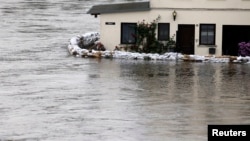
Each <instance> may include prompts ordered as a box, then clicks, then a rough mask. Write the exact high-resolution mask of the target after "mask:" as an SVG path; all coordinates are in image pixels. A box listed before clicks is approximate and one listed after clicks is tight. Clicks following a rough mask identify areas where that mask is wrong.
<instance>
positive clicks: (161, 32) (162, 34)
mask: <svg viewBox="0 0 250 141" xmlns="http://www.w3.org/2000/svg"><path fill="white" fill-rule="evenodd" d="M158 40H159V41H167V40H169V23H158Z"/></svg>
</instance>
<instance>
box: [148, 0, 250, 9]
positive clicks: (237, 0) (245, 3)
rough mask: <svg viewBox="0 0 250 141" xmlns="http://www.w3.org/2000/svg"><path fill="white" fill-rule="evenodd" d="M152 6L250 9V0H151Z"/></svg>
mask: <svg viewBox="0 0 250 141" xmlns="http://www.w3.org/2000/svg"><path fill="white" fill-rule="evenodd" d="M150 5H151V8H220V9H223V8H230V9H236V8H239V9H249V8H250V0H150Z"/></svg>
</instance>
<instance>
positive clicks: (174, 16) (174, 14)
mask: <svg viewBox="0 0 250 141" xmlns="http://www.w3.org/2000/svg"><path fill="white" fill-rule="evenodd" d="M172 14H173V19H174V21H175V19H176V17H177V12H176V11H175V10H174V12H173V13H172Z"/></svg>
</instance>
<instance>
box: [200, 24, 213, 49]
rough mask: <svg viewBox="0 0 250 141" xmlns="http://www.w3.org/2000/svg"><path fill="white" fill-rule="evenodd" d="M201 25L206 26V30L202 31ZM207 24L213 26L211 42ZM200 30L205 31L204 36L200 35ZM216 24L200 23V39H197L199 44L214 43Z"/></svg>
mask: <svg viewBox="0 0 250 141" xmlns="http://www.w3.org/2000/svg"><path fill="white" fill-rule="evenodd" d="M203 26H207V29H206V31H203ZM208 26H213V42H212V43H209V41H208V40H209V39H208V38H209V35H208V34H209V29H208ZM202 32H206V33H207V35H206V36H202ZM203 37H205V38H206V42H203V40H204V39H203ZM215 39H216V24H200V40H199V44H200V45H215V43H216V41H215Z"/></svg>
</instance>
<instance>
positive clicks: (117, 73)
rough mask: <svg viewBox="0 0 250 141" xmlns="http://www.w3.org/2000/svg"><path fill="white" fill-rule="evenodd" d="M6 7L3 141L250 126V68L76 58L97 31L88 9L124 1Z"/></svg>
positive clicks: (1, 59)
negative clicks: (70, 48) (75, 49)
mask: <svg viewBox="0 0 250 141" xmlns="http://www.w3.org/2000/svg"><path fill="white" fill-rule="evenodd" d="M0 1H1V5H0V17H1V18H0V27H1V28H0V39H1V40H0V78H1V79H0V141H166V140H171V141H184V140H185V141H206V140H207V125H208V124H249V123H250V93H249V91H250V83H249V79H250V66H249V65H246V64H245V65H242V64H227V63H221V64H219V63H186V62H167V61H166V62H162V61H134V60H133V61H132V60H118V59H117V60H108V59H102V60H96V59H83V58H75V57H73V56H70V55H69V54H68V52H67V49H66V47H67V44H68V40H69V39H70V38H71V37H73V36H75V35H78V34H82V33H85V32H89V31H99V28H98V19H95V18H94V17H92V16H90V15H87V14H85V13H86V10H87V9H88V8H90V7H91V6H92V5H94V4H107V3H113V2H125V0H123V1H122V0H119V1H118V0H117V1H115V0H95V1H90V0H75V1H72V0H0ZM127 1H129V0H127ZM130 2H132V0H130Z"/></svg>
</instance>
